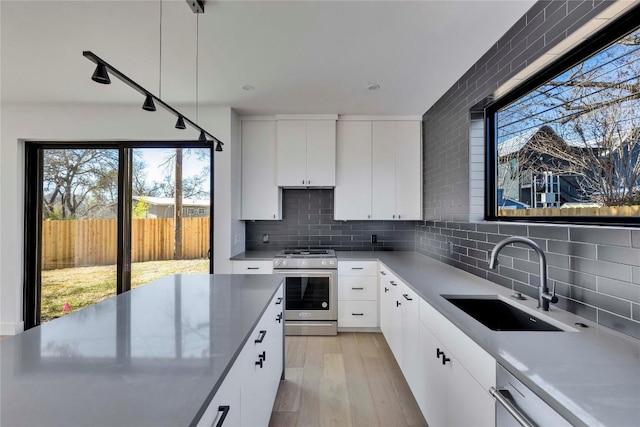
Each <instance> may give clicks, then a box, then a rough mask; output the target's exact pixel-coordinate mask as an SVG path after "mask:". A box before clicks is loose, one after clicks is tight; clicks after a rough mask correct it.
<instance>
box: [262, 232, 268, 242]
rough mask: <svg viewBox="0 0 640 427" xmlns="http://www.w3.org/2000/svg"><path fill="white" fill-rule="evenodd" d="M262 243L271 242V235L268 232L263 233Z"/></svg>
mask: <svg viewBox="0 0 640 427" xmlns="http://www.w3.org/2000/svg"><path fill="white" fill-rule="evenodd" d="M262 243H269V235H268V234H263V235H262Z"/></svg>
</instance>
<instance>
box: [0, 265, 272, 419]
mask: <svg viewBox="0 0 640 427" xmlns="http://www.w3.org/2000/svg"><path fill="white" fill-rule="evenodd" d="M281 282H282V277H279V276H276V275H261V276H257V275H254V276H245V275H205V274H202V275H200V274H188V275H173V276H167V277H165V278H162V279H160V280H158V281H156V282H154V283H151V284H148V285H146V286H143V287H140V288H137V289H134V290H132V291H130V292H125V293H123V294H121V295H118V296H116V297H113V298H109V299H107V300H105V301H102V302H100V303H98V304H95V305H93V306H90V307H87V308H85V309H83V310H80V311H78V312H75V313H71V314H69V315H67V316H65V317H63V318H60V319H56V320H54V321H51V322H49V323H46V324H44V325H42V326H38V327H35V328H32V329H30V330H28V331H25V332H24V333H22V334H19V335H16V336H13V337H8V338H5V339H2V340H0V357H1V365H2V366H1V371H0V383H1V385H0V398H1V407H0V425H2V426H3V427H5V426H7V427H14V426H136V427H139V426H172V427H173V426H188V425H193V424H195V422H197V419H198V418H199V416H200V415H201V412H202V411H203V410H204V408H205V407H206V405H207V403H208V402H209V401H210V399H211V398H212V397H213V395H214V394H215V392H216V390H217V389H218V387H219V386H220V384H221V382H222V380H223V379H224V376H225V375H226V372H227V371H228V369H229V368H230V366H231V365H232V364H233V362H234V360H235V358H236V357H237V354H238V353H239V351H240V349H241V348H242V346H243V345H244V343H245V342H246V340H247V338H248V336H249V334H250V333H251V331H252V330H253V328H254V327H255V325H256V323H257V322H258V320H259V319H260V317H261V315H262V314H263V312H264V310H265V308H266V307H267V304H268V303H269V301H270V300H271V298H272V297H273V295H274V294H275V292H276V290H277V289H278V287H279V285H280V284H281Z"/></svg>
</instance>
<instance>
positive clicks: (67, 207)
mask: <svg viewBox="0 0 640 427" xmlns="http://www.w3.org/2000/svg"><path fill="white" fill-rule="evenodd" d="M132 154H133V162H132V163H133V164H132V170H133V172H132V178H133V179H132V181H131V189H130V190H131V193H132V195H133V197H132V223H131V230H130V233H131V249H130V257H131V263H132V264H131V284H130V287H131V288H135V287H139V286H142V285H144V284H147V283H150V282H152V281H154V280H156V279H159V278H161V277H163V276H166V275H169V274H175V273H208V272H209V260H208V258H207V255H208V251H209V249H210V241H209V237H210V201H209V197H210V196H209V194H210V192H209V183H210V176H209V175H210V174H209V164H210V157H209V156H210V149H183V148H169V149H147V148H144V149H134V150H132ZM118 156H119V154H118V150H114V149H91V148H63V149H49V150H44V156H43V158H44V168H43V177H42V194H43V196H42V205H43V210H42V223H41V231H42V239H41V242H40V248H41V267H40V268H41V276H40V277H41V293H40V305H41V311H40V319H41V322H45V321H48V320H51V319H54V318H56V317H60V316H63V315H65V314H68V313H71V312H74V311H76V310H79V309H82V308H84V307H87V306H89V305H91V304H95V303H97V302H100V301H102V300H103V299H105V298H108V297H111V296H114V295H116V293H117V286H116V282H117V279H116V278H117V265H116V263H117V253H118V242H119V240H120V239H119V238H118V232H119V231H118V230H119V228H118V221H119V219H118V193H119V191H121V189H120V188H118V185H119V183H118V163H119V161H120V159H119V157H118ZM183 171H184V172H183Z"/></svg>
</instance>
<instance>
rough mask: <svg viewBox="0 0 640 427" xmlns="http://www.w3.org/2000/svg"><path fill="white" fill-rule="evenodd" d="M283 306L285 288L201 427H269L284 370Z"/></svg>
mask: <svg viewBox="0 0 640 427" xmlns="http://www.w3.org/2000/svg"><path fill="white" fill-rule="evenodd" d="M283 306H284V303H283V288H282V286H281V287H280V289H279V290H278V292H277V293H276V295H275V297H274V298H273V299H272V300H271V302H270V303H269V306H268V307H267V309H266V310H265V313H264V314H263V316H262V318H261V319H260V321H259V322H258V325H257V326H256V327H255V329H254V330H253V332H252V333H251V335H250V337H249V340H248V341H247V342H246V344H245V345H244V347H243V348H242V350H241V351H240V354H239V355H238V357H237V358H236V360H235V362H234V364H233V366H232V367H231V369H230V370H229V372H228V373H227V376H226V377H225V379H224V381H223V383H222V385H221V386H220V388H219V389H218V391H217V392H216V394H215V396H214V397H213V400H212V401H211V403H210V404H209V406H208V407H207V409H206V410H205V412H204V414H203V415H202V417H201V418H200V420H199V421H198V424H197V427H222V426H224V427H237V426H242V427H263V426H266V425H268V424H269V419H270V418H271V412H272V410H273V404H274V402H275V399H276V394H277V392H278V386H279V384H280V378H281V375H282V371H283V369H284V366H283V360H284V358H283V350H284V346H283V343H284V341H283V339H284V335H283V333H284V329H283V324H282V310H283ZM223 418H224V420H223Z"/></svg>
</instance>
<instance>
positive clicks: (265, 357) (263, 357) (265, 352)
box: [258, 350, 267, 361]
mask: <svg viewBox="0 0 640 427" xmlns="http://www.w3.org/2000/svg"><path fill="white" fill-rule="evenodd" d="M258 359H260V360H262V361H266V360H267V350H262V353H260V354H259V355H258Z"/></svg>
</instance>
